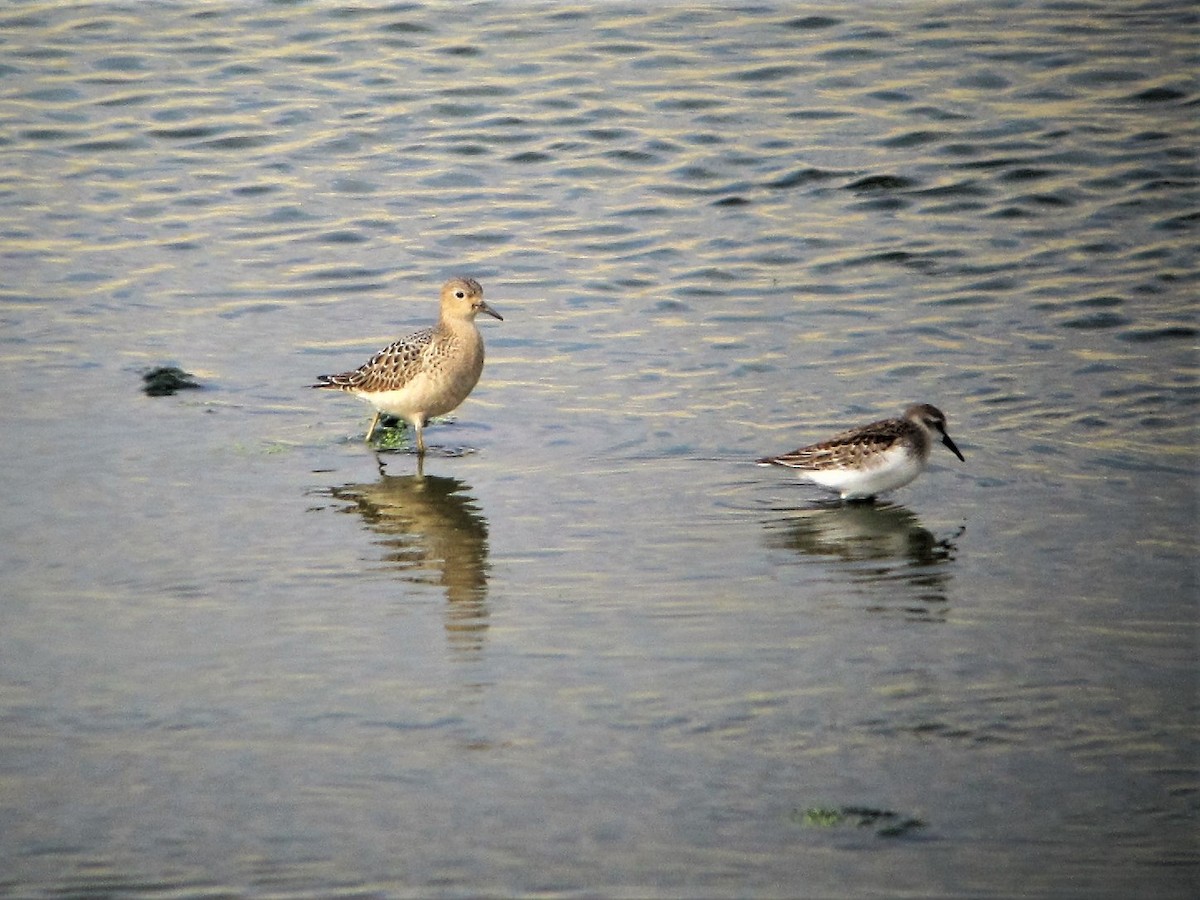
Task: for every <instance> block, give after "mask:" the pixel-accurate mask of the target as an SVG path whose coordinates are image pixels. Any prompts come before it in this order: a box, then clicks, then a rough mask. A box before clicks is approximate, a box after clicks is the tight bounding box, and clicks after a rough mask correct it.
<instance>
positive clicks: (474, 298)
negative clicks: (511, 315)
mask: <svg viewBox="0 0 1200 900" xmlns="http://www.w3.org/2000/svg"><path fill="white" fill-rule="evenodd" d="M479 313H487V314H488V315H489V316H493V317H495V318H497V319H499V320H500V321H501V322H503V321H504V317H503V316H501V315H500V313H498V312H496V311H495V310H494V309H492V308H491V307H490V306H488V305H487V304H486V303H484V302H483V288H482V287H480V285H479V282H478V281H476V280H475V279H474V278H451V279H450V280H449V281H447V282H446V283H445V284H443V285H442V315H443V316H449V317H451V318H454V319H474V318H475V316H477V315H478V314H479Z"/></svg>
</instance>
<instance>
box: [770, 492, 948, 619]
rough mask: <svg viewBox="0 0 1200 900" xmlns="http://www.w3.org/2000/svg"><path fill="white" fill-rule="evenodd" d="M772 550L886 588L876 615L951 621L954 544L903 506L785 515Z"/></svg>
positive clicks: (838, 507)
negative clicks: (835, 566) (832, 565)
mask: <svg viewBox="0 0 1200 900" xmlns="http://www.w3.org/2000/svg"><path fill="white" fill-rule="evenodd" d="M780 512H781V513H782V515H781V516H780V517H779V518H777V519H772V520H770V521H768V522H767V523H765V524H766V526H767V529H768V534H767V545H768V546H770V547H776V548H779V549H786V550H794V551H796V552H797V553H800V554H803V555H804V556H805V557H815V558H821V559H825V560H828V561H834V562H838V563H841V564H842V565H841V566H840V568H842V569H843V570H844V571H845V572H846V574H847V575H848V577H849V579H850V580H851V581H852V582H854V583H856V584H859V585H863V584H870V583H877V584H878V585H879V587H880V590H879V592H878V595H877V596H878V598H879V599H878V602H876V603H873V604H872V605H871V607H870V608H871V609H872V610H874V611H880V612H883V611H892V612H896V611H901V612H903V613H904V614H905V615H906V616H907V617H916V618H922V619H927V620H930V621H940V620H941V619H942V618H944V616H945V607H946V599H947V598H946V592H947V583H948V580H949V573H950V571H951V569H950V567H949V566H948V565H947V564H948V563H950V562H952V561H953V559H954V550H955V545H954V541H955V540H957V538H958V536H959V535H960V534H961V533H962V530H961V529H960V530H959V531H958V532H957V533H956V534H954V535H953V536H951V537H949V538H937V537H935V536H934V534H933V533H932V532H930V531H929V530H928V529H927V528H925V527H924V526H922V525H921V522H920V520H919V519H918V518H917V517H916V515H915V514H914V513H913V512H912V511H911V510H908V509H906V508H905V507H903V506H891V505H886V504H880V505H876V504H862V503H842V502H830V503H827V504H821V505H817V506H812V507H808V508H805V509H790V510H786V511H782V510H781V511H780Z"/></svg>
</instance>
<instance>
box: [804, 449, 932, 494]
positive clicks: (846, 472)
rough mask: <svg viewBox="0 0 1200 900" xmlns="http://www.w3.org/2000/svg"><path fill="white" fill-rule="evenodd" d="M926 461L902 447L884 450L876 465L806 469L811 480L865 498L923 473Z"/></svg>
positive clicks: (889, 489) (902, 484) (892, 488)
mask: <svg viewBox="0 0 1200 900" xmlns="http://www.w3.org/2000/svg"><path fill="white" fill-rule="evenodd" d="M924 468H925V461H924V460H923V459H921V457H919V456H916V455H914V454H910V453H905V452H904V451H903V450H900V449H897V450H891V451H889V452H887V453H884V454H881V455H880V458H879V460H878V461H877V462H876V464H875V465H872V466H869V467H863V468H853V469H852V468H847V469H805V470H803V474H804V477H805V478H807V479H808V480H809V481H812V482H814V483H816V484H819V485H821V486H822V487H827V488H830V489H831V490H835V491H837V492H838V493H839V494H841V496H842V499H843V500H864V499H866V498H867V497H874V496H875V495H876V494H881V493H883V492H884V491H894V490H895V489H896V488H899V487H904V485H906V484H908V483H909V482H910V481H912V480H913V479H914V478H916V477H917V476H918V475H920V474H921V471H922V470H923V469H924Z"/></svg>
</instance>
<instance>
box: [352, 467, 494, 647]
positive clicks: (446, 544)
mask: <svg viewBox="0 0 1200 900" xmlns="http://www.w3.org/2000/svg"><path fill="white" fill-rule="evenodd" d="M468 491H469V487H468V486H467V484H466V483H465V482H462V481H459V480H458V479H457V478H446V477H443V476H438V475H424V474H422V473H421V472H420V471H418V473H417V474H416V475H388V474H387V473H386V472H384V470H383V467H382V466H380V478H379V480H378V481H376V482H373V483H370V484H347V485H344V486H342V487H335V488H331V489H330V491H329V494H330V496H332V497H334V498H335V499H338V500H343V501H347V502H349V503H350V504H351V505H350V506H348V507H345V511H346V512H357V513H358V514H359V515H361V516H362V517H363V521H364V522H366V523H367V525H368V526H369V527H370V528H371V529H372V530H373V531H375V532H377V533H378V534H379V535H381V539H380V540H379V541H377V543H378V544H379V545H380V546H382V547H384V548H385V553H384V560H385V561H386V562H387V563H389V564H390V565H392V566H395V567H396V568H397V569H399V570H400V571H401V572H402V573H403V574H404V576H405V577H406V578H407V579H409V580H412V581H415V582H419V583H422V584H438V585H441V586H442V587H443V588H444V589H445V591H446V600H447V601H448V604H447V608H446V634H447V637H448V638H449V640H450V644H451V646H452V647H454V648H455V649H457V650H461V651H466V652H475V651H478V650H480V649H482V647H483V640H484V637H485V634H486V632H487V627H488V623H487V618H488V609H487V587H488V580H487V576H488V542H487V538H488V529H487V520H486V519H484V517H483V515H482V514H481V513H480V510H479V507H478V505H477V504H476V501H475V499H474V498H473V497H472V496H471V495H470V494H469V493H468Z"/></svg>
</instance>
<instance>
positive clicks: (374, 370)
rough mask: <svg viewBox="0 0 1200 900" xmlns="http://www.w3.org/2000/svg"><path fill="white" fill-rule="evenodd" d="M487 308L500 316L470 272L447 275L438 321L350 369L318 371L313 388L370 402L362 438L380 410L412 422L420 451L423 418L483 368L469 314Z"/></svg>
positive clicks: (463, 391) (454, 402)
mask: <svg viewBox="0 0 1200 900" xmlns="http://www.w3.org/2000/svg"><path fill="white" fill-rule="evenodd" d="M479 313H487V314H488V315H489V316H493V317H495V318H497V319H500V320H501V321H504V320H503V317H502V316H501V315H500V313H498V312H496V311H495V310H494V309H492V308H491V307H490V306H488V305H487V304H486V303H484V302H483V288H481V287H480V286H479V282H478V281H475V280H474V279H473V278H451V279H450V280H449V281H447V282H446V283H445V284H444V285H442V307H441V315H440V316H439V317H438V322H437V324H436V325H434V326H433V327H432V328H424V329H422V330H421V331H417V332H414V333H413V334H410V335H409V336H408V337H405V338H401V339H400V340H398V341H396V342H395V343H393V344H389V345H388V346H386V347H384V348H383V349H382V350H380V351H379V352H378V353H376V354H375V355H374V356H372V357H371V358H370V359H369V360H367V362H366V363H364V364H363V365H361V366H359V367H358V368H357V369H355V370H354V371H353V372H343V373H341V374H340V375H320V376H318V377H317V383H316V384H314V385H312V386H313V387H314V388H327V389H329V390H334V391H344V392H345V393H347V394H353V395H354V396H356V397H358V398H359V399H361V400H365V401H367V402H368V403H370V404H371V405H372V406H374V407H375V418H374V419H372V420H371V427H370V428H369V429H368V430H367V441H368V442H369V441H370V440H371V436H372V435H374V434H375V428H376V426H377V425H378V424H379V419H380V417H381V416H383V415H389V416H396V417H397V418H400V419H403V420H404V421H406V422H408V424H409V425H411V426H412V428H413V431H414V432H415V433H416V436H417V453H418V454H421V455H424V453H425V437H424V435H423V434H422V431H423V429H424V428H425V425H426V423H427V422H428V421H429V420H430V419H431V418H433V417H434V416H443V415H445V414H446V413H448V412H450V411H451V410H452V409H455V408H456V407H457V406H458V405H459V404H460V403H462V402H463V401H464V400H465V399H467V395H468V394H470V393H471V390H472V389H473V388H474V387H475V384H476V382H478V381H479V375H480V373H481V372H482V371H483V336H482V335H480V333H479V329H478V328H477V327H476V326H475V316H477V315H478V314H479Z"/></svg>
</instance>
